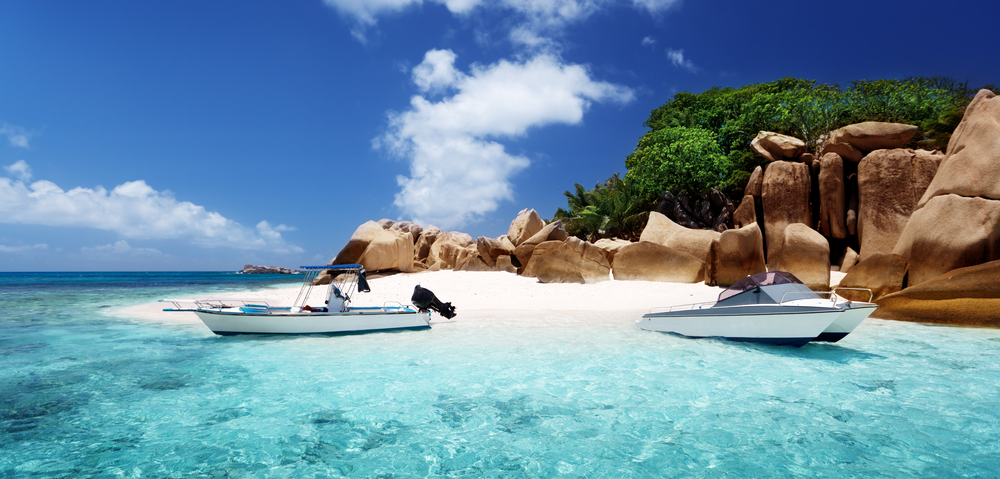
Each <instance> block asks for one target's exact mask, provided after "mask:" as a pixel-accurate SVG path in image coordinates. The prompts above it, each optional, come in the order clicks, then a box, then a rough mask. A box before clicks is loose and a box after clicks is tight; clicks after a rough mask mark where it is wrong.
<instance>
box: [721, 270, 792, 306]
mask: <svg viewBox="0 0 1000 479" xmlns="http://www.w3.org/2000/svg"><path fill="white" fill-rule="evenodd" d="M772 284H802V281H799V278H796V277H795V275H793V274H792V273H788V272H785V271H768V272H766V273H757V274H752V275H750V276H747V277H746V278H743V279H741V280H739V281H737V282H736V283H735V284H733V285H732V286H730V287H728V288H726V290H725V291H723V292H722V293H720V294H719V301H722V300H724V299H727V298H732V297H733V296H736V295H737V294H740V293H742V292H744V291H750V290H751V289H754V288H758V287H761V286H770V285H772Z"/></svg>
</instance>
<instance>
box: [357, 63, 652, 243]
mask: <svg viewBox="0 0 1000 479" xmlns="http://www.w3.org/2000/svg"><path fill="white" fill-rule="evenodd" d="M456 58H457V56H456V55H455V54H454V53H453V52H451V51H450V50H431V51H428V52H427V53H426V54H425V55H424V60H423V62H421V63H420V64H419V65H417V66H416V67H414V68H413V70H412V75H413V77H412V79H413V82H414V84H415V85H416V86H417V87H418V89H419V90H420V91H421V92H423V93H425V94H428V93H435V92H447V93H452V92H453V94H452V95H451V96H447V95H445V96H443V97H442V98H440V99H439V100H433V99H428V97H430V98H433V96H432V95H428V97H424V96H420V95H415V96H413V97H412V98H411V101H410V109H409V110H407V111H405V112H402V113H399V112H390V114H389V127H388V131H387V132H386V133H385V134H384V135H382V136H381V137H379V138H376V139H375V140H374V141H373V144H374V146H375V147H376V148H380V149H383V150H384V151H387V152H389V153H391V154H394V155H396V156H399V157H401V158H405V159H408V160H409V161H410V162H411V163H410V176H409V177H404V176H399V177H397V183H398V184H399V186H400V188H401V190H400V192H399V193H397V194H396V199H395V202H394V203H395V205H396V206H397V207H399V208H400V210H401V211H402V212H403V213H404V214H405V215H409V216H411V217H412V218H413V219H414V220H415V221H419V222H423V223H433V224H436V225H437V226H439V227H442V228H446V229H449V228H454V227H458V226H462V225H464V224H466V223H468V222H470V221H473V220H475V219H476V218H478V217H481V216H482V215H483V214H485V213H488V212H491V211H493V210H495V209H496V208H497V206H498V203H499V202H500V201H504V200H511V199H513V188H512V185H511V183H510V178H511V177H512V176H513V175H514V174H516V173H517V172H519V171H521V170H523V169H524V168H526V167H527V166H528V165H529V164H530V161H529V160H528V158H525V157H524V156H520V155H513V154H510V153H508V152H507V151H506V149H505V148H504V146H503V145H502V144H500V143H498V142H497V141H495V140H497V139H501V138H503V139H512V138H517V137H521V136H523V135H525V134H526V133H527V131H528V130H529V129H530V128H533V127H541V126H545V125H551V124H568V125H574V124H578V123H579V122H580V121H581V120H582V119H583V114H584V112H585V111H586V110H587V109H588V108H589V107H590V106H591V104H592V103H593V102H605V101H610V102H617V103H627V102H629V101H632V100H633V98H634V94H633V92H632V90H631V89H629V88H627V87H624V86H620V85H615V84H611V83H607V82H602V81H595V80H593V79H591V77H590V72H589V71H588V70H587V69H586V68H585V67H584V66H582V65H575V64H566V63H563V62H562V61H561V60H560V59H559V58H557V57H555V56H553V55H548V54H539V55H536V56H535V57H533V58H531V59H528V60H525V61H523V62H517V61H509V60H500V61H498V62H497V63H494V64H492V65H472V66H471V67H470V72H469V73H463V72H461V71H458V70H457V69H456V68H455V65H454V63H455V59H456Z"/></svg>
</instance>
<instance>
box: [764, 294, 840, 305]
mask: <svg viewBox="0 0 1000 479" xmlns="http://www.w3.org/2000/svg"><path fill="white" fill-rule="evenodd" d="M795 295H801V296H802V297H801V298H795V297H794V296H795ZM788 296H792V298H791V299H786V298H787V297H788ZM813 296H819V298H815V297H813ZM835 296H836V295H835V294H834V293H833V291H785V293H784V294H782V295H781V301H779V302H778V304H785V302H786V301H801V300H803V299H828V300H830V301H831V302H833V303H836V302H837V298H836V297H835Z"/></svg>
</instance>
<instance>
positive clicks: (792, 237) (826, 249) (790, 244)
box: [774, 223, 830, 291]
mask: <svg viewBox="0 0 1000 479" xmlns="http://www.w3.org/2000/svg"><path fill="white" fill-rule="evenodd" d="M782 244H783V245H784V246H783V247H782V248H781V250H780V253H778V255H777V261H776V262H775V264H776V267H775V268H774V269H776V270H778V271H788V272H789V273H792V274H794V275H795V277H796V278H799V280H801V281H802V282H803V283H805V285H806V286H808V287H809V288H810V289H813V290H816V291H829V290H830V243H828V242H827V240H826V238H824V237H823V235H821V234H819V233H818V232H817V231H816V230H814V229H812V228H810V227H808V226H806V225H804V224H802V223H792V224H790V225H788V226H786V227H785V234H784V238H783V239H782Z"/></svg>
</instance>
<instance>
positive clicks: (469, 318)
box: [115, 271, 844, 326]
mask: <svg viewBox="0 0 1000 479" xmlns="http://www.w3.org/2000/svg"><path fill="white" fill-rule="evenodd" d="M843 276H844V274H843V273H838V272H833V273H831V285H836V284H837V283H839V282H840V280H841V279H842V278H843ZM369 283H370V285H371V292H370V293H355V294H354V297H353V298H352V303H351V304H352V305H354V306H382V305H384V304H392V303H393V302H398V303H402V304H410V296H411V295H412V294H413V287H414V286H415V285H417V284H419V285H421V286H423V287H424V288H427V289H430V290H431V291H433V292H434V294H435V295H436V296H437V297H438V298H439V299H440V300H441V301H445V302H451V303H452V304H453V305H454V306H455V307H456V310H457V312H458V315H457V316H456V317H455V318H454V319H452V320H450V321H449V320H445V319H444V318H442V317H440V316H438V315H437V314H436V313H435V314H434V315H433V321H434V322H435V323H454V324H455V325H459V326H460V325H463V324H470V323H475V322H477V321H482V320H485V319H488V320H490V321H496V320H497V319H498V318H504V319H509V320H515V319H516V318H530V317H532V316H538V315H540V314H541V315H545V316H547V317H559V318H561V319H560V321H559V322H572V321H574V318H580V320H584V319H585V320H588V321H590V320H592V318H594V317H606V318H608V319H609V320H613V321H624V320H631V321H635V320H638V319H639V318H640V317H641V316H642V315H643V314H645V313H647V312H649V311H650V310H651V309H654V308H661V307H669V306H676V305H680V304H689V303H701V302H709V301H715V300H716V299H717V298H718V296H719V293H720V292H721V291H722V290H723V288H719V287H714V286H706V285H705V284H704V283H695V284H689V283H661V282H650V281H604V282H600V283H595V284H558V283H555V284H545V283H541V282H539V281H538V280H537V279H535V278H525V277H521V276H517V275H514V274H510V273H505V272H471V271H435V272H423V273H412V274H395V275H391V276H385V277H380V278H374V279H370V280H369ZM299 289H300V287H299V286H286V287H277V288H268V289H262V290H258V291H249V292H245V293H243V292H241V293H238V294H228V295H215V296H204V297H197V298H191V299H210V298H213V297H214V298H225V299H245V300H250V299H252V300H258V301H266V302H267V303H268V304H271V305H291V304H292V303H293V302H294V301H295V298H296V295H297V294H298V293H299ZM326 290H327V288H326V287H325V286H322V287H317V288H314V289H313V292H312V294H311V295H310V301H309V303H308V304H310V305H312V306H322V305H323V300H324V299H325V298H324V295H325V294H326ZM171 299H176V298H171ZM164 307H170V305H169V304H165V303H148V304H142V305H138V306H133V307H128V308H123V309H121V310H118V311H116V312H115V314H116V315H117V316H126V317H130V318H135V319H143V320H150V321H164V322H192V323H200V321H199V320H198V318H197V317H195V315H194V314H193V313H177V312H164V311H162V309H163V308H164Z"/></svg>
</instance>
